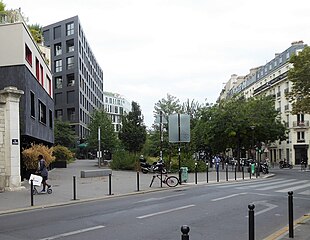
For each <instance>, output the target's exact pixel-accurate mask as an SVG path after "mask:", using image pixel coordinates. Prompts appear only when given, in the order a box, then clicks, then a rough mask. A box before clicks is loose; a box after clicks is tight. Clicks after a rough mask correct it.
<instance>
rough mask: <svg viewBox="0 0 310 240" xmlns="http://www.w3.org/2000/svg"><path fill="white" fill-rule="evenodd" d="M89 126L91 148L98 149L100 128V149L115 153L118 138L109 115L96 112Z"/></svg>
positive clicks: (88, 141) (100, 111) (101, 111)
mask: <svg viewBox="0 0 310 240" xmlns="http://www.w3.org/2000/svg"><path fill="white" fill-rule="evenodd" d="M91 118H92V119H91V122H90V124H89V125H88V128H89V130H90V134H89V136H88V137H87V143H88V145H89V147H90V148H92V149H98V128H99V127H100V149H101V150H107V151H109V152H113V151H114V150H115V149H116V147H117V137H116V134H115V132H114V127H113V124H112V121H111V118H110V117H109V115H108V114H107V113H106V112H105V111H103V110H95V111H94V112H93V113H92V116H91Z"/></svg>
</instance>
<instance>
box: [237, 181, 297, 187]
mask: <svg viewBox="0 0 310 240" xmlns="http://www.w3.org/2000/svg"><path fill="white" fill-rule="evenodd" d="M292 181H296V179H289V180H277V181H272V182H271V181H268V182H260V183H258V184H251V185H248V186H245V187H236V189H248V188H255V187H262V186H265V185H268V187H269V186H272V185H279V183H283V184H284V183H287V182H292Z"/></svg>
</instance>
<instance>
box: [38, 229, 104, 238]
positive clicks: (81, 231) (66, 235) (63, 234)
mask: <svg viewBox="0 0 310 240" xmlns="http://www.w3.org/2000/svg"><path fill="white" fill-rule="evenodd" d="M100 228H104V226H102V225H98V226H95V227H90V228H84V229H80V230H77V231H72V232H67V233H62V234H58V235H55V236H51V237H47V238H41V239H39V240H53V239H58V238H63V237H68V236H71V235H76V234H80V233H84V232H89V231H94V230H97V229H100Z"/></svg>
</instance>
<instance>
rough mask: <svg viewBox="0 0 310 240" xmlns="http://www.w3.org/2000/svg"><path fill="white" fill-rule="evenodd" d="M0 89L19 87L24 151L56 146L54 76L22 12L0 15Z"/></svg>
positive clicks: (21, 135) (21, 133)
mask: <svg viewBox="0 0 310 240" xmlns="http://www.w3.org/2000/svg"><path fill="white" fill-rule="evenodd" d="M0 39H1V44H0V52H1V55H0V89H4V88H6V87H10V86H13V87H16V88H17V89H19V90H22V91H23V92H24V95H22V96H21V98H20V138H21V140H20V141H21V147H22V148H24V147H28V146H29V145H30V144H31V143H43V144H45V145H49V146H50V145H52V144H53V143H54V129H53V127H54V126H53V122H54V117H53V116H54V115H53V112H54V100H53V83H52V73H51V71H50V67H49V64H48V60H47V59H46V58H45V56H44V54H42V52H43V51H45V52H46V53H48V49H44V50H43V51H42V50H41V49H40V46H38V45H37V43H36V42H35V41H34V40H33V38H32V36H31V33H30V31H29V30H28V27H27V25H26V23H25V22H24V21H23V18H22V17H21V15H20V13H19V11H7V12H6V13H3V14H2V15H0Z"/></svg>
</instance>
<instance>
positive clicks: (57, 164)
mask: <svg viewBox="0 0 310 240" xmlns="http://www.w3.org/2000/svg"><path fill="white" fill-rule="evenodd" d="M51 165H52V166H51V168H52V169H53V168H67V161H54V162H52V163H51Z"/></svg>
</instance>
